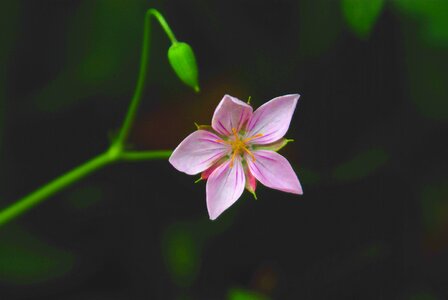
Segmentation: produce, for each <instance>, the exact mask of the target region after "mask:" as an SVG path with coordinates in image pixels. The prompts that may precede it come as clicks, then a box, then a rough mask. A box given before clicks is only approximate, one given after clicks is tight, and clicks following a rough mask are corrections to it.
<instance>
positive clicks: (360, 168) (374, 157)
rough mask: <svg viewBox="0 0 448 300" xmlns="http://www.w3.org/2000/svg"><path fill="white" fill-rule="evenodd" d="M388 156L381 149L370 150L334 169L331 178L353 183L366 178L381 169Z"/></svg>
mask: <svg viewBox="0 0 448 300" xmlns="http://www.w3.org/2000/svg"><path fill="white" fill-rule="evenodd" d="M388 160H389V155H388V154H387V153H386V152H385V151H384V150H383V149H379V148H378V149H370V150H366V151H364V152H361V153H359V154H357V155H355V156H354V157H353V158H352V159H350V160H349V161H347V162H344V163H342V164H340V165H339V166H337V167H336V168H334V170H333V178H334V179H336V180H337V181H339V182H347V181H354V180H358V179H362V178H364V177H367V176H369V175H371V174H373V173H374V172H376V171H377V170H378V169H380V168H381V167H383V166H384V165H385V164H386V163H387V161H388Z"/></svg>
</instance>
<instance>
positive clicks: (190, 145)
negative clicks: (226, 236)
mask: <svg viewBox="0 0 448 300" xmlns="http://www.w3.org/2000/svg"><path fill="white" fill-rule="evenodd" d="M299 97H300V95H298V94H294V95H285V96H281V97H277V98H274V99H272V100H271V101H269V102H267V103H265V104H263V105H262V106H260V107H259V108H258V109H257V110H256V111H254V112H252V107H251V106H250V105H249V104H246V103H244V102H242V101H241V100H238V99H237V98H234V97H232V96H229V95H225V96H224V97H223V98H222V100H221V102H220V103H219V105H218V107H217V108H216V110H215V113H214V114H213V119H212V126H198V130H197V131H195V132H193V133H192V134H190V135H189V136H187V138H185V139H184V140H183V141H182V143H180V145H179V146H177V148H176V149H175V150H174V152H173V154H172V155H171V157H170V159H169V161H170V163H171V164H172V165H173V166H174V167H175V168H176V169H177V170H179V171H181V172H184V173H187V174H189V175H194V174H199V173H201V172H202V175H201V177H202V179H207V187H206V193H207V209H208V213H209V216H210V219H211V220H214V219H216V218H217V217H218V216H219V215H220V214H221V213H222V212H224V211H225V210H226V209H227V208H229V207H230V206H231V205H232V204H233V203H235V202H236V200H238V198H239V197H240V196H241V194H242V193H243V191H244V188H246V189H247V190H249V191H250V192H251V193H253V194H254V193H255V189H256V180H258V181H260V182H261V183H262V184H264V185H265V186H267V187H270V188H273V189H277V190H280V191H284V192H288V193H293V194H299V195H301V194H302V193H303V192H302V187H301V185H300V182H299V179H298V178H297V175H296V174H295V173H294V170H293V169H292V167H291V165H290V164H289V162H288V161H287V160H286V158H284V157H283V156H281V155H280V154H278V153H277V152H276V151H278V150H280V148H282V147H283V146H285V145H286V144H287V143H288V140H287V139H285V138H283V136H284V135H285V133H286V131H288V128H289V124H290V122H291V118H292V115H293V113H294V109H295V108H296V105H297V100H298V99H299ZM254 195H255V194H254Z"/></svg>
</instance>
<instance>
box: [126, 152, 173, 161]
mask: <svg viewBox="0 0 448 300" xmlns="http://www.w3.org/2000/svg"><path fill="white" fill-rule="evenodd" d="M171 153H173V151H171V150H158V151H125V152H123V153H121V154H120V159H121V160H124V161H140V160H152V159H167V158H169V157H170V156H171Z"/></svg>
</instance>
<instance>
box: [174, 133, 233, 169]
mask: <svg viewBox="0 0 448 300" xmlns="http://www.w3.org/2000/svg"><path fill="white" fill-rule="evenodd" d="M219 139H220V137H218V136H217V135H216V134H213V133H211V132H209V131H205V130H197V131H195V132H193V133H192V134H190V135H189V136H187V137H186V138H185V139H184V140H183V141H182V142H181V143H180V144H179V146H177V148H176V149H174V151H173V154H171V157H170V159H169V162H170V163H171V164H172V165H173V167H175V168H176V169H177V170H179V171H181V172H184V173H187V174H188V175H194V174H198V173H200V172H202V171H204V170H206V169H208V168H209V167H211V166H212V165H213V164H214V163H215V162H216V161H217V160H219V159H220V158H222V157H223V156H224V155H226V154H227V153H228V152H229V151H230V150H231V149H230V146H229V145H226V144H223V143H219V142H217V140H219Z"/></svg>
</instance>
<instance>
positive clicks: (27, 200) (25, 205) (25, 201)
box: [0, 152, 113, 226]
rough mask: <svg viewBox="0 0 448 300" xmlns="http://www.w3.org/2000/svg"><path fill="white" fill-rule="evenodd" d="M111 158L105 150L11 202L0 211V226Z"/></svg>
mask: <svg viewBox="0 0 448 300" xmlns="http://www.w3.org/2000/svg"><path fill="white" fill-rule="evenodd" d="M112 159H113V157H112V156H110V155H109V154H108V153H107V152H106V153H103V154H100V155H98V156H97V157H94V158H93V159H91V160H89V161H87V162H86V163H84V164H82V165H80V166H78V167H76V168H74V169H73V170H71V171H69V172H67V173H65V174H63V175H62V176H60V177H58V178H56V179H55V180H53V181H51V182H49V183H47V184H46V185H44V186H42V187H40V188H38V189H37V190H36V191H34V192H32V193H31V194H29V195H27V196H25V197H23V198H22V199H20V200H18V201H17V202H15V203H13V204H11V205H10V206H8V207H6V208H5V209H3V210H2V211H1V212H0V226H2V225H4V224H5V223H7V222H8V221H10V220H12V219H14V218H16V217H17V216H19V215H21V214H23V213H24V212H26V211H27V210H29V209H30V208H32V207H34V206H36V205H37V204H39V203H40V202H42V201H43V200H45V199H46V198H48V197H50V196H51V195H53V194H55V193H56V192H58V191H60V190H62V189H63V188H66V187H68V186H69V185H71V184H73V183H74V182H76V181H78V180H79V179H81V178H83V177H85V176H87V175H89V174H90V173H92V172H93V171H95V170H98V169H100V168H102V167H104V166H105V165H107V164H108V163H110V162H111V161H112Z"/></svg>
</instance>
